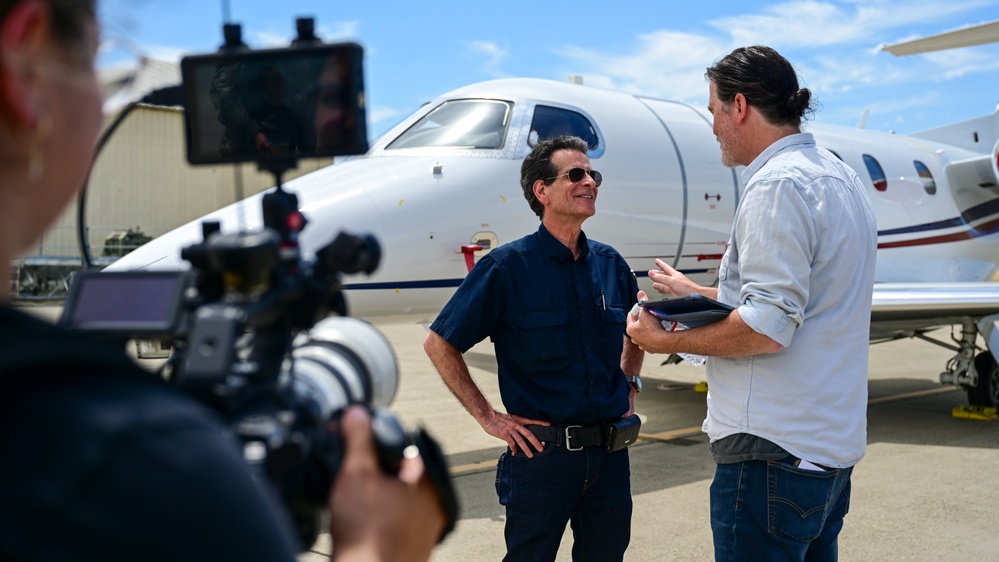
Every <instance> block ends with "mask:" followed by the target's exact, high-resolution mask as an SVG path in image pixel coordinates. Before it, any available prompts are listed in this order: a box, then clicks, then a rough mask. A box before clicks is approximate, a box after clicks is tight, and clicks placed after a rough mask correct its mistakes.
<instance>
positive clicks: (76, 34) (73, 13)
mask: <svg viewBox="0 0 999 562" xmlns="http://www.w3.org/2000/svg"><path fill="white" fill-rule="evenodd" d="M21 1H22V0H0V21H2V20H3V19H4V18H6V17H7V14H9V13H10V11H11V10H12V9H14V6H17V5H18V4H20V3H21ZM44 1H45V3H46V4H48V6H49V13H50V14H51V16H52V32H53V33H54V34H55V36H56V38H57V39H58V40H59V41H61V42H62V43H63V45H64V46H66V47H75V46H77V45H79V44H80V42H81V41H83V39H84V30H85V29H86V23H87V22H88V21H92V20H94V19H96V18H97V0H44Z"/></svg>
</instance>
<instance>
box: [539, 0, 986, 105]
mask: <svg viewBox="0 0 999 562" xmlns="http://www.w3.org/2000/svg"><path fill="white" fill-rule="evenodd" d="M988 5H994V2H991V1H987V0H948V1H947V2H940V1H939V0H914V1H902V0H848V1H845V2H829V1H821V0H791V1H788V2H783V3H780V4H774V5H770V6H767V7H763V8H761V9H760V10H759V12H758V13H750V14H738V15H732V16H728V17H724V18H718V19H715V20H712V21H710V22H709V25H710V26H711V28H712V29H713V30H714V32H711V31H709V32H706V33H700V34H695V33H683V32H679V31H674V30H670V29H660V30H657V31H653V32H651V33H646V34H643V35H640V36H638V37H637V43H636V44H635V45H634V48H633V49H631V50H630V51H627V52H623V53H621V52H619V53H608V51H607V50H606V49H604V48H584V47H577V46H566V47H563V48H561V49H560V50H559V51H558V54H560V55H561V56H562V57H563V58H565V59H566V60H567V61H569V63H570V64H571V68H572V73H575V74H582V75H583V76H584V81H585V83H587V84H589V85H593V86H598V87H606V88H612V89H621V90H625V91H630V92H634V93H643V94H648V95H654V96H661V97H665V98H668V99H679V100H684V101H688V102H689V101H693V102H704V101H705V100H706V99H707V86H706V84H705V81H704V70H705V68H706V67H707V66H710V65H711V64H713V63H714V62H715V61H716V60H717V59H718V58H720V57H721V56H723V55H725V54H726V53H728V52H730V51H731V50H732V49H733V48H735V47H738V46H745V45H754V44H763V45H771V46H773V47H774V48H776V49H777V50H778V51H780V52H781V53H783V54H784V55H785V56H787V57H788V59H789V60H791V62H792V64H794V65H795V68H796V69H797V70H798V73H799V77H800V78H801V81H802V85H803V86H805V87H808V88H810V89H811V90H812V91H813V93H815V94H816V97H817V98H818V99H819V101H820V102H821V101H822V99H823V98H826V99H832V98H833V97H835V98H836V99H837V101H838V102H843V101H845V102H847V103H846V106H852V107H851V110H855V111H856V116H857V117H856V118H858V119H859V116H860V115H861V114H862V113H863V107H864V106H863V105H860V104H861V103H862V102H860V101H859V99H860V98H861V97H862V96H866V97H868V98H870V99H873V100H878V99H881V98H885V97H887V98H889V101H881V102H875V103H873V104H868V105H869V106H870V107H872V111H880V112H888V111H900V110H903V109H909V110H911V109H913V108H919V107H927V106H928V104H931V103H940V98H939V95H937V94H927V93H923V94H920V95H911V96H905V94H906V93H911V92H924V91H925V90H926V88H925V87H921V86H920V85H921V84H926V83H927V82H933V81H941V80H951V79H956V78H959V77H963V76H966V75H968V74H972V73H983V72H995V70H996V69H997V68H999V60H993V59H995V57H994V56H990V55H989V54H987V52H983V51H973V50H972V49H963V50H952V51H946V52H943V53H935V54H932V55H924V56H922V57H920V58H905V59H899V58H896V57H893V56H891V55H890V54H888V53H886V52H884V51H881V50H880V49H879V48H878V45H879V44H883V43H886V42H890V43H895V42H898V41H901V40H902V39H901V38H899V36H896V35H894V34H895V33H897V30H901V31H903V32H905V33H908V32H909V29H910V28H911V27H912V26H914V25H920V26H924V25H925V24H926V23H927V22H932V21H936V20H943V19H944V18H945V17H947V16H954V15H959V14H963V13H969V12H971V11H972V10H975V9H978V8H981V7H982V6H988ZM750 9H751V8H750ZM942 31H943V30H941V32H942ZM992 53H993V54H994V51H992ZM898 92H901V93H902V94H903V96H902V97H899V94H898ZM886 94H887V96H886ZM853 100H858V101H856V102H855V103H854V101H853ZM920 104H923V105H920ZM850 119H852V117H851V118H850Z"/></svg>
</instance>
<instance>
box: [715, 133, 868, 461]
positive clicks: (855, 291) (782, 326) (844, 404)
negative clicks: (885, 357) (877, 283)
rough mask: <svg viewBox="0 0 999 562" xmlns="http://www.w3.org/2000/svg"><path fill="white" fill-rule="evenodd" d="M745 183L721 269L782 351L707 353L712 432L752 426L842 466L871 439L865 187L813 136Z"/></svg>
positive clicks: (794, 138) (725, 283) (765, 156)
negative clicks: (740, 354) (732, 355)
mask: <svg viewBox="0 0 999 562" xmlns="http://www.w3.org/2000/svg"><path fill="white" fill-rule="evenodd" d="M742 177H743V181H744V183H745V185H746V189H745V193H744V195H743V198H742V201H741V202H740V203H739V207H738V209H737V210H736V215H735V222H734V224H733V227H732V235H731V238H730V239H729V246H728V249H727V251H726V252H725V256H724V257H723V258H722V263H721V267H720V268H719V275H718V278H719V288H718V300H720V301H722V302H725V303H727V304H730V305H733V306H738V307H739V314H740V315H741V316H742V319H743V320H744V321H745V322H746V324H747V325H748V326H749V327H750V328H752V329H753V330H755V331H757V332H759V333H761V334H764V335H767V336H769V337H770V338H771V339H773V340H774V341H777V342H778V343H780V344H781V345H783V346H784V349H783V350H782V351H780V352H778V353H772V354H760V355H753V356H748V357H735V358H720V357H712V358H711V359H710V360H709V361H708V366H707V379H708V388H709V391H708V416H707V418H706V419H705V420H704V431H705V432H706V433H708V435H709V436H710V438H711V441H716V440H718V439H721V438H724V437H727V436H729V435H732V434H735V433H749V434H752V435H756V436H759V437H762V438H764V439H768V440H770V441H773V442H774V443H776V444H777V445H780V446H781V447H783V448H784V449H785V450H786V451H788V452H789V453H791V454H792V455H794V456H796V457H798V458H803V459H807V460H809V461H811V462H814V463H818V464H823V465H827V466H832V467H837V468H842V467H847V466H852V465H854V464H856V463H857V462H858V461H859V460H860V459H861V457H863V455H864V451H865V449H866V445H867V355H868V345H869V335H870V314H871V296H872V292H873V283H874V266H875V254H876V250H877V225H876V221H875V216H874V209H873V207H872V206H871V202H870V199H869V198H868V196H867V193H866V188H865V185H864V184H863V183H862V182H861V181H860V179H859V178H858V177H857V174H856V173H855V172H854V171H853V170H852V169H851V168H850V167H848V166H847V165H846V164H844V163H843V162H841V161H840V160H839V159H838V158H836V156H835V155H833V154H832V153H830V152H829V151H827V150H825V149H821V148H818V147H817V146H816V145H815V140H814V138H813V137H812V135H811V134H807V133H799V134H795V135H791V136H788V137H785V138H783V139H781V140H779V141H777V142H775V143H774V144H772V145H771V146H770V147H768V148H767V149H766V150H765V151H763V153H761V154H760V155H759V156H758V157H757V158H756V159H755V160H753V162H752V163H751V164H750V165H749V166H748V167H747V168H746V169H745V170H744V171H743V174H742Z"/></svg>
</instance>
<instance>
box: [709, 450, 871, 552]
mask: <svg viewBox="0 0 999 562" xmlns="http://www.w3.org/2000/svg"><path fill="white" fill-rule="evenodd" d="M794 461H795V459H794V457H787V458H785V459H783V460H780V461H746V462H741V463H733V464H719V465H718V466H717V468H716V469H715V479H714V481H713V482H712V483H711V532H712V534H713V535H714V544H715V561H716V562H721V561H725V562H735V561H738V560H767V561H783V560H795V561H809V562H834V561H835V560H836V559H837V556H838V552H837V543H836V539H837V537H838V536H839V532H840V530H841V529H842V528H843V517H844V516H845V515H846V514H847V512H848V511H849V510H850V475H851V473H852V472H853V468H844V469H840V470H828V471H825V472H817V471H809V470H802V469H799V468H795V467H794V464H793V463H794Z"/></svg>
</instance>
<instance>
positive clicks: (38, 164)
mask: <svg viewBox="0 0 999 562" xmlns="http://www.w3.org/2000/svg"><path fill="white" fill-rule="evenodd" d="M51 134H52V117H50V116H49V114H48V113H44V114H42V115H41V116H40V117H39V118H38V123H37V124H36V125H35V135H34V137H32V139H31V148H30V149H28V181H29V182H31V183H38V182H39V181H40V180H41V179H42V174H44V173H45V154H44V153H43V152H42V143H44V142H45V141H46V140H47V139H48V138H49V135H51Z"/></svg>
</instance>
